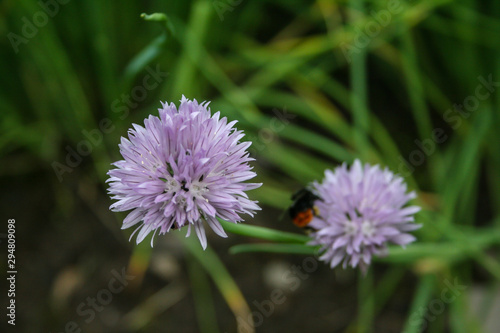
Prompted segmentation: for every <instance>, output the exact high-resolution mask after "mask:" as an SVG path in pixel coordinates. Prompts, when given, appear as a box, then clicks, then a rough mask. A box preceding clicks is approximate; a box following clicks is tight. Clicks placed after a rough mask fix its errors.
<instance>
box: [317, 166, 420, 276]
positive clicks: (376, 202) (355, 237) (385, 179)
mask: <svg viewBox="0 0 500 333" xmlns="http://www.w3.org/2000/svg"><path fill="white" fill-rule="evenodd" d="M312 190H313V192H315V194H316V195H318V196H319V197H320V198H321V199H320V200H317V201H316V202H315V205H316V206H317V208H318V209H319V215H318V216H317V217H314V219H313V221H312V222H311V223H310V224H309V226H311V227H312V228H313V229H315V232H313V233H312V234H311V237H312V238H313V240H312V242H311V243H310V244H311V245H320V252H321V253H322V255H321V257H320V259H321V260H323V261H325V262H327V263H329V264H330V266H331V267H332V268H333V267H335V266H337V265H338V264H339V263H341V262H342V261H343V267H344V268H346V267H347V265H350V266H351V267H353V268H354V267H356V266H358V265H359V267H360V269H361V270H362V271H363V272H364V273H366V271H367V269H368V266H369V264H370V262H371V258H372V256H374V255H376V256H381V255H384V254H385V253H386V252H387V244H388V243H393V244H397V245H401V246H405V245H406V244H408V243H411V242H413V241H414V240H415V237H414V236H412V235H410V234H409V233H408V232H409V231H412V230H415V229H418V228H419V227H420V226H421V225H419V224H415V223H414V218H413V215H414V214H415V213H417V212H418V211H419V210H420V208H419V207H417V206H409V207H404V206H405V205H406V204H407V202H408V201H409V200H411V199H413V198H415V197H416V195H415V192H409V193H406V191H407V188H406V184H405V183H404V182H403V179H402V178H401V177H399V176H396V175H394V174H393V173H392V172H391V171H389V170H388V169H387V168H386V169H384V170H381V169H380V168H379V166H378V165H375V166H371V165H369V164H365V165H364V166H363V165H362V164H361V162H360V161H359V160H356V161H354V164H353V165H352V166H351V168H350V169H348V168H347V166H346V164H345V163H344V164H343V165H342V166H339V167H337V168H336V169H335V170H333V171H332V170H326V171H325V179H324V180H323V182H322V183H318V182H315V183H313V184H312Z"/></svg>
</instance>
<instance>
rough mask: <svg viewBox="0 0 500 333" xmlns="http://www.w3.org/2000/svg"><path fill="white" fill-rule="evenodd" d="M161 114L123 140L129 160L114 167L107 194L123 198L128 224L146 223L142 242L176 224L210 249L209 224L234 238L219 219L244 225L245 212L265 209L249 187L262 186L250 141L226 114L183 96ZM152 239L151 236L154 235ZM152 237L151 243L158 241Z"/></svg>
mask: <svg viewBox="0 0 500 333" xmlns="http://www.w3.org/2000/svg"><path fill="white" fill-rule="evenodd" d="M161 104H162V108H160V109H158V110H159V115H160V117H156V116H153V115H150V116H149V117H148V118H147V119H145V120H144V126H141V125H138V124H132V128H131V129H129V131H128V138H121V141H120V144H119V145H118V146H119V148H120V153H121V154H122V156H123V158H124V159H123V160H120V161H117V162H115V163H113V164H112V165H113V166H114V167H115V168H114V169H112V170H110V171H109V172H108V175H109V179H108V180H107V181H106V182H107V183H108V184H109V189H108V192H109V194H110V196H111V198H112V199H114V200H117V201H116V202H115V203H113V204H112V205H111V207H110V209H111V210H113V211H129V210H131V212H130V213H129V214H128V215H127V217H126V218H125V219H124V221H123V225H122V228H123V229H126V228H129V227H131V226H134V225H137V224H138V223H141V222H142V224H141V225H140V226H139V227H138V228H137V229H136V230H135V231H134V233H132V236H133V235H135V234H136V233H137V232H138V235H137V240H136V241H137V243H139V242H141V241H142V240H144V238H146V237H147V235H148V234H149V233H151V232H154V233H153V238H154V235H155V234H156V232H157V231H158V230H160V234H164V233H167V232H169V231H170V230H171V228H172V227H173V226H175V228H176V229H180V228H183V227H187V235H188V236H189V234H190V232H191V227H194V228H195V231H196V234H197V236H198V238H199V239H200V243H201V244H202V246H203V248H205V247H206V245H207V241H206V235H205V229H204V225H205V222H206V223H207V224H208V225H209V227H210V228H211V229H212V230H213V231H214V232H215V233H216V234H217V235H219V236H221V237H227V235H226V233H225V232H224V230H223V229H222V226H221V225H220V223H219V222H218V221H217V218H221V219H225V220H228V221H229V222H233V223H237V222H240V221H242V220H243V219H242V215H243V214H248V215H250V216H253V214H254V213H255V211H257V210H260V207H259V206H258V205H257V202H256V201H252V200H250V199H249V198H248V195H247V194H246V191H249V190H252V189H256V188H258V187H260V186H261V185H262V184H256V183H245V181H247V180H249V179H252V178H254V177H255V176H256V174H255V172H253V171H252V168H251V167H250V165H249V164H248V162H250V161H253V158H250V157H249V156H248V155H249V153H248V151H247V149H248V147H249V146H250V144H251V143H250V142H247V141H245V142H241V141H240V140H241V139H242V138H243V136H244V134H243V132H242V131H238V130H237V129H236V128H234V127H233V126H234V125H235V124H236V121H231V122H228V120H227V118H226V117H221V115H220V112H216V113H215V114H213V115H211V112H210V109H209V108H208V104H209V103H206V102H204V103H201V104H200V103H198V102H197V101H196V100H192V101H191V100H189V99H187V98H186V97H184V96H182V99H181V103H180V105H179V107H178V108H177V107H176V105H175V104H173V103H168V102H165V103H164V102H162V103H161ZM153 238H152V240H153ZM151 243H152V242H151Z"/></svg>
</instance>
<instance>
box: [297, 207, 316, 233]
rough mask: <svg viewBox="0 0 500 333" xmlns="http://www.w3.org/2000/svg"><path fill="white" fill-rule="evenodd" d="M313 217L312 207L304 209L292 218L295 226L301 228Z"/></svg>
mask: <svg viewBox="0 0 500 333" xmlns="http://www.w3.org/2000/svg"><path fill="white" fill-rule="evenodd" d="M313 217H314V213H313V210H312V208H309V209H308V210H305V211H303V212H300V213H298V214H297V215H295V217H294V218H293V223H294V224H295V225H296V226H297V227H300V228H303V227H305V226H306V225H308V224H309V222H311V221H312V219H313Z"/></svg>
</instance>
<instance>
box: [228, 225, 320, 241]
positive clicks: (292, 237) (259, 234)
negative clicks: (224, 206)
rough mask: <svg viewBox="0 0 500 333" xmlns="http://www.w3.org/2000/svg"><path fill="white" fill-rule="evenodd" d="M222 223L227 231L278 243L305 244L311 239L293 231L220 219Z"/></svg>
mask: <svg viewBox="0 0 500 333" xmlns="http://www.w3.org/2000/svg"><path fill="white" fill-rule="evenodd" d="M219 222H220V224H221V225H222V227H223V228H224V230H226V231H227V232H230V233H233V234H237V235H242V236H248V237H253V238H259V239H265V240H269V241H274V242H278V243H298V244H304V243H306V242H308V241H310V240H311V239H310V238H309V237H307V236H304V235H299V234H294V233H291V232H284V231H279V230H273V229H268V228H264V227H257V226H253V225H247V224H236V223H231V222H227V221H224V220H220V219H219Z"/></svg>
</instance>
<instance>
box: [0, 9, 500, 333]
mask: <svg viewBox="0 0 500 333" xmlns="http://www.w3.org/2000/svg"><path fill="white" fill-rule="evenodd" d="M154 12H162V13H166V14H167V15H168V17H169V19H170V20H169V24H170V28H171V29H172V30H173V34H171V33H170V32H169V31H170V30H169V29H167V28H166V27H165V24H163V23H161V22H153V21H145V20H143V19H141V17H140V14H141V13H148V14H151V13H154ZM0 34H1V35H2V36H4V37H2V38H1V40H0V59H1V62H0V75H1V89H0V131H1V136H0V156H1V158H2V163H0V183H1V186H2V190H3V191H2V193H1V200H0V205H1V211H2V221H3V222H2V223H5V224H2V225H3V226H4V227H2V230H1V232H2V233H4V234H5V233H6V232H7V226H6V225H7V219H10V218H15V219H16V265H17V270H18V275H17V284H16V304H17V308H16V310H17V312H16V314H17V317H16V319H17V322H16V327H15V328H13V327H10V326H9V327H8V325H7V324H6V320H5V318H6V317H5V315H4V314H3V313H2V316H3V319H2V322H1V325H2V331H4V327H5V330H7V329H10V330H12V331H16V332H64V331H68V332H70V331H75V332H79V331H78V330H81V331H82V332H235V331H236V330H237V329H239V331H240V332H252V331H253V330H254V328H253V326H255V331H257V332H384V333H385V332H402V331H405V332H467V333H469V332H498V330H500V323H499V322H498V318H496V317H497V316H496V314H497V313H498V311H500V299H499V297H500V296H499V280H500V264H499V262H498V244H499V243H500V215H499V211H500V154H499V144H500V134H499V131H498V128H500V111H499V110H500V92H498V91H497V90H498V88H499V87H500V39H499V36H500V2H498V1H471V0H455V1H453V0H427V1H426V0H413V1H403V0H401V1H398V0H393V1H382V0H381V1H378V0H372V1H368V0H365V1H363V0H352V1H327V0H319V1H293V2H292V1H284V0H274V1H270V0H269V1H248V0H215V1H202V0H200V1H154V0H151V1H98V0H86V1H78V0H73V1H71V0H59V1H57V0H48V1H44V0H43V1H40V2H37V1H30V0H4V1H2V2H1V3H0ZM182 94H184V95H185V96H186V97H187V98H191V99H192V98H196V99H197V100H198V101H204V100H209V101H211V104H210V105H211V108H212V111H217V110H220V111H221V113H222V115H223V116H226V117H228V118H229V119H231V120H232V119H237V120H239V123H238V125H237V127H238V129H244V130H245V131H246V133H247V136H246V138H247V139H248V140H251V141H253V142H254V144H253V146H252V149H251V153H252V155H253V156H254V157H255V158H256V162H254V163H253V165H254V166H255V170H256V172H257V173H258V178H257V181H258V182H263V183H264V185H263V186H262V187H261V188H260V189H258V190H255V191H252V192H251V193H250V196H251V197H252V198H254V199H256V200H259V202H260V203H261V206H262V208H263V210H262V211H261V212H259V213H258V214H257V216H256V217H255V218H254V219H252V218H248V219H247V220H246V223H248V224H254V225H261V226H266V227H269V228H273V229H278V230H284V231H289V232H296V233H301V232H302V231H301V230H297V229H296V228H295V227H293V225H292V224H291V222H290V221H289V220H288V219H287V217H285V218H280V216H281V215H282V213H283V211H284V210H285V209H286V208H287V206H288V205H290V203H291V201H290V199H289V198H290V195H291V193H293V192H294V191H296V190H297V189H299V188H301V187H302V186H304V185H305V184H307V183H308V182H310V181H313V180H320V179H322V177H323V171H324V170H325V169H326V168H333V167H335V166H337V165H338V164H340V163H342V162H343V161H347V162H351V161H352V160H353V159H354V158H360V159H362V161H364V162H369V163H379V164H381V165H384V166H388V167H389V168H390V169H391V170H393V171H394V172H397V173H400V174H401V175H402V176H404V178H405V180H406V181H407V183H408V184H409V188H410V189H411V190H415V191H417V192H418V195H419V197H418V199H417V200H416V204H418V205H421V206H422V207H423V211H422V212H421V213H419V214H418V215H417V222H418V223H422V224H423V225H424V227H423V228H422V229H421V230H419V231H418V232H417V233H416V235H417V237H418V238H419V242H418V243H415V244H414V245H411V246H409V247H408V249H407V251H401V250H398V249H394V251H391V254H390V255H389V257H387V258H385V259H381V260H379V261H378V262H376V263H375V264H374V265H373V267H372V268H371V270H370V273H369V274H368V276H367V277H366V278H363V277H361V276H359V275H358V272H356V271H353V270H345V271H344V270H342V269H335V270H330V269H329V268H328V267H327V265H324V264H323V263H318V265H317V267H316V268H315V269H314V272H312V273H310V274H305V275H304V276H302V275H300V274H298V273H294V272H296V271H294V270H293V267H300V266H303V265H304V263H306V262H307V260H308V259H307V258H309V257H307V256H303V255H292V254H266V253H253V254H252V253H244V254H229V252H228V250H229V248H230V247H231V246H233V245H235V244H240V243H247V242H256V241H255V240H252V239H249V238H247V237H243V236H237V235H231V236H230V238H228V239H220V238H218V237H216V236H215V237H214V235H213V234H210V235H209V244H210V246H211V248H210V249H209V250H208V251H207V252H205V253H201V252H200V249H199V244H196V243H190V242H184V241H182V240H180V238H178V237H175V235H166V236H161V237H158V238H157V239H156V246H155V248H154V250H151V249H150V248H149V244H148V243H149V242H148V241H145V244H142V245H140V246H135V244H134V243H133V242H132V243H129V242H128V240H127V239H128V235H129V234H130V231H129V230H127V231H121V230H120V225H121V221H122V220H123V218H124V216H126V215H125V214H113V213H111V212H109V210H108V207H109V205H110V204H111V200H110V199H109V197H108V196H107V194H106V185H105V183H104V181H105V180H106V178H107V176H106V172H107V171H108V169H109V168H110V163H111V162H113V161H116V160H118V159H121V156H120V155H119V151H118V146H117V145H118V143H119V138H120V137H121V136H125V135H126V133H127V129H128V128H130V127H131V124H132V123H138V124H143V119H144V118H145V117H147V116H148V115H149V114H157V109H158V108H159V107H160V106H161V105H160V101H169V102H174V103H178V101H179V100H180V99H181V96H182ZM0 246H1V247H2V250H3V249H6V246H5V242H2V244H1V245H0ZM2 253H4V251H2ZM2 256H3V255H2ZM5 257H6V255H5ZM5 257H4V258H5ZM0 268H1V270H2V272H5V271H7V266H6V260H3V258H2V260H1V261H0ZM125 271H126V272H127V274H128V275H129V277H131V276H133V278H130V280H125V282H123V284H124V288H123V290H121V291H119V292H116V293H114V292H113V293H109V292H108V291H107V290H111V289H112V288H113V287H112V286H111V285H110V281H119V279H118V278H116V277H115V276H116V275H119V276H121V275H122V273H123V272H125ZM290 272H292V273H290ZM290 274H292V275H290ZM301 274H304V273H301ZM286 277H288V278H286ZM122 279H123V277H122ZM4 281H5V280H4ZM297 281H298V284H297ZM294 282H295V283H294ZM450 283H451V284H454V283H455V284H456V283H458V284H459V285H460V286H462V285H463V286H465V288H462V289H460V288H459V289H458V290H455V291H456V293H455V294H454V296H456V297H455V298H454V299H453V300H452V301H449V302H447V301H446V300H445V299H443V291H444V290H448V289H447V288H450V287H449V284H450ZM115 287H116V286H115ZM115 289H116V288H115ZM6 290H7V287H5V288H3V289H2V291H1V293H2V295H5V294H6ZM103 290H104V291H103ZM274 290H278V291H281V292H282V297H281V298H279V302H281V301H282V302H281V303H280V304H278V303H279V302H274V301H273V303H272V307H271V306H270V305H269V304H270V303H269V300H270V299H273V297H272V295H273V291H274ZM109 295H111V297H112V299H108V298H106V297H108V296H109ZM89 297H90V298H96V299H98V300H99V299H100V300H101V303H99V301H98V304H96V305H95V307H93V305H91V304H90V303H88V302H89V301H88V298H89ZM283 297H284V298H283ZM266 301H267V303H266ZM7 302H8V299H7V297H6V296H2V309H5V306H6V305H7ZM90 302H91V301H90ZM103 303H105V304H103ZM82 304H83V305H82ZM266 304H267V305H266ZM271 308H272V311H271ZM3 311H5V310H3ZM252 313H253V315H252ZM248 316H250V318H253V324H252V320H249V319H248Z"/></svg>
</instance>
